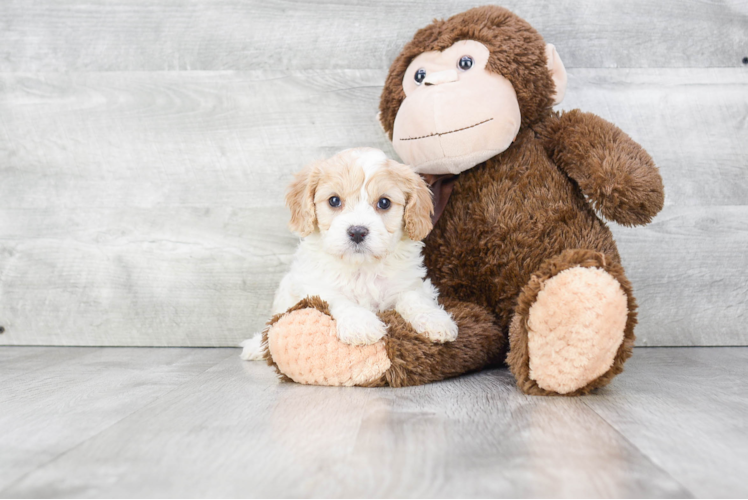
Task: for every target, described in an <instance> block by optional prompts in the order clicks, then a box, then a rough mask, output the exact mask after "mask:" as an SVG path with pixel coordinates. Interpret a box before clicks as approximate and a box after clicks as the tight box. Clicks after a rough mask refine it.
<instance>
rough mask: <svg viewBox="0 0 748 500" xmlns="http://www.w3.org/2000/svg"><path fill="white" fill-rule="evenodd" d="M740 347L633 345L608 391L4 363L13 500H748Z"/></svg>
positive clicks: (145, 357) (156, 359)
mask: <svg viewBox="0 0 748 500" xmlns="http://www.w3.org/2000/svg"><path fill="white" fill-rule="evenodd" d="M747 379H748V348H746V347H735V348H696V347H691V348H638V349H637V350H636V352H635V355H634V357H633V359H632V360H631V361H630V362H629V364H628V365H627V370H626V372H625V373H624V374H623V375H622V376H620V377H619V378H618V379H616V380H615V382H614V383H613V384H612V385H611V386H609V387H608V388H606V389H604V390H602V391H600V392H599V393H598V394H596V395H593V396H589V397H583V398H575V399H567V398H540V397H528V396H524V395H522V394H520V393H519V392H518V391H517V389H516V388H515V387H514V384H513V381H512V378H511V375H510V374H509V373H508V372H507V371H506V370H494V371H487V372H483V373H478V374H474V375H470V376H465V377H462V378H459V379H455V380H451V381H447V382H443V383H438V384H432V385H428V386H423V387H414V388H407V389H361V388H352V389H346V388H325V387H307V386H301V385H295V384H283V383H279V382H278V381H277V380H276V378H275V376H274V374H273V372H272V371H271V369H270V368H269V367H267V366H265V365H263V364H260V363H246V362H242V361H240V359H239V356H238V350H237V349H197V348H72V347H68V348H65V347H54V348H48V347H2V348H0V429H1V430H2V432H0V496H3V497H50V496H51V497H130V496H135V497H202V496H214V497H258V496H270V497H277V496H283V497H306V496H315V497H320V496H321V497H349V496H352V497H358V496H384V497H453V496H466V497H474V496H486V497H502V496H519V497H538V496H540V497H544V496H552V497H556V496H559V497H577V496H579V497H590V496H601V497H689V496H696V497H712V496H716V497H741V496H742V497H745V496H746V495H748V480H746V472H748V384H747V383H746V380H747Z"/></svg>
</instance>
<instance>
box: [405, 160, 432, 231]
mask: <svg viewBox="0 0 748 500" xmlns="http://www.w3.org/2000/svg"><path fill="white" fill-rule="evenodd" d="M406 169H407V172H408V175H409V177H410V179H409V184H410V192H409V193H408V199H407V201H406V202H405V214H404V215H403V219H404V220H405V232H406V233H408V237H409V238H410V239H411V240H413V241H421V240H422V239H424V238H425V237H426V236H428V235H429V233H430V232H431V229H433V227H434V224H433V223H432V222H431V214H433V213H434V201H433V199H432V197H431V190H430V189H429V186H428V185H427V184H426V181H424V180H423V179H422V178H421V176H420V175H418V174H416V173H415V172H413V171H412V170H411V169H410V168H409V167H406Z"/></svg>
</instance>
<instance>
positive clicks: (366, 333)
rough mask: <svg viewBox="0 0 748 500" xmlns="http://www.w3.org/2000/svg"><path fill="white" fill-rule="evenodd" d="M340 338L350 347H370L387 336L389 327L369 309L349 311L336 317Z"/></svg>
mask: <svg viewBox="0 0 748 500" xmlns="http://www.w3.org/2000/svg"><path fill="white" fill-rule="evenodd" d="M335 321H336V323H337V326H338V338H339V339H340V341H341V342H344V343H346V344H350V345H368V344H373V343H375V342H377V341H379V340H380V339H381V338H382V337H384V336H385V335H386V334H387V326H386V325H385V324H384V323H382V321H381V320H380V319H379V317H377V315H376V314H374V313H373V312H371V311H369V310H368V309H363V308H355V309H348V310H346V311H345V312H344V313H342V314H339V315H338V316H337V317H335Z"/></svg>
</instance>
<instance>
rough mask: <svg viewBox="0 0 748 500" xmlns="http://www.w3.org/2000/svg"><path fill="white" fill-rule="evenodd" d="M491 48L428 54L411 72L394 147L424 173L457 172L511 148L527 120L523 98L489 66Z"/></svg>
mask: <svg viewBox="0 0 748 500" xmlns="http://www.w3.org/2000/svg"><path fill="white" fill-rule="evenodd" d="M488 59H489V50H488V48H487V47H486V46H485V45H483V44H482V43H480V42H476V41H474V40H462V41H459V42H456V43H455V44H454V45H452V46H451V47H449V48H447V49H446V50H444V51H441V52H438V51H430V52H423V53H422V54H420V55H418V56H417V57H416V58H415V59H413V61H412V62H411V64H410V65H409V66H408V69H407V70H406V72H405V76H404V78H403V90H404V92H405V96H406V97H405V99H404V100H403V102H402V105H401V106H400V109H399V111H398V113H397V117H396V118H395V124H394V128H393V131H392V143H393V146H394V148H395V151H397V154H398V155H400V158H402V160H403V161H404V162H405V163H407V164H409V165H411V166H412V167H413V168H414V169H415V170H416V172H418V173H423V174H447V173H452V174H457V173H460V172H462V171H464V170H467V169H469V168H471V167H474V166H475V165H477V164H479V163H481V162H483V161H485V160H487V159H489V158H491V157H493V156H495V155H497V154H499V153H501V152H503V151H504V150H506V149H507V148H508V147H509V146H510V145H511V143H512V141H514V139H515V138H516V137H517V133H518V132H519V128H520V124H521V121H522V117H521V116H520V108H519V103H518V102H517V94H516V93H515V92H514V88H513V87H512V84H511V83H510V82H509V80H507V79H506V78H504V77H503V76H501V75H499V74H497V73H493V72H491V71H489V70H488V69H487V68H486V65H487V64H488Z"/></svg>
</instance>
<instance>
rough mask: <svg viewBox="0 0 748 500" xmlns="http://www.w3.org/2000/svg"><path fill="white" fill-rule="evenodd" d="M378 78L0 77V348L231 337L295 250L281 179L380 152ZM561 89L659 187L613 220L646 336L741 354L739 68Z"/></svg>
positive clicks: (643, 75) (743, 146)
mask: <svg viewBox="0 0 748 500" xmlns="http://www.w3.org/2000/svg"><path fill="white" fill-rule="evenodd" d="M383 78H384V72H382V71H374V70H329V71H296V72H276V71H254V72H238V73H237V72H219V73H215V72H188V73H176V72H164V73H84V74H42V75H28V74H24V75H19V74H5V75H0V117H2V118H1V119H0V124H1V125H2V127H1V128H0V175H2V178H3V182H2V183H0V325H3V326H4V327H5V328H6V333H5V334H3V335H1V336H0V344H9V345H22V344H35V345H48V344H60V345H187V346H199V345H208V346H221V345H223V346H232V345H236V343H237V342H239V341H240V340H242V339H244V338H246V337H247V336H248V335H249V334H251V333H252V332H254V331H256V330H257V329H259V328H260V327H261V326H262V324H263V323H264V321H265V320H266V318H267V315H268V314H269V308H270V303H271V300H272V295H273V292H274V289H275V286H276V284H277V283H278V281H279V280H280V278H281V276H282V274H283V273H284V272H285V270H286V269H287V266H288V264H289V261H290V256H291V253H292V252H293V249H294V246H295V243H296V241H297V240H296V238H295V237H294V236H293V235H292V234H290V233H289V232H288V231H287V230H286V228H285V221H286V217H287V216H286V213H285V210H284V209H282V208H281V205H282V196H283V190H284V188H285V186H286V184H287V182H288V180H289V179H290V176H291V174H292V173H293V172H294V171H296V170H298V169H299V168H300V167H301V165H303V164H304V163H305V162H307V161H310V160H313V159H317V158H322V157H326V156H329V155H331V154H333V153H334V152H336V151H339V150H341V149H345V148H347V147H354V146H365V145H368V146H375V147H380V148H383V149H385V150H386V151H388V152H389V153H390V154H393V155H394V153H393V152H392V149H391V147H390V145H389V144H388V142H387V140H386V137H385V136H384V134H383V133H382V132H381V130H380V129H379V126H378V124H377V123H376V120H375V119H374V115H375V113H376V108H377V104H378V96H379V93H380V91H381V84H382V81H383ZM567 95H568V98H567V101H566V102H565V103H564V104H563V107H564V108H566V109H569V108H572V107H579V108H581V109H584V110H586V111H591V112H595V113H598V114H600V115H601V116H603V117H604V118H607V119H609V120H611V121H613V122H615V123H616V124H618V125H619V126H621V128H623V129H624V130H625V131H627V132H628V133H629V134H630V135H631V136H632V137H633V138H634V139H635V140H637V141H639V142H641V143H642V144H643V145H644V146H645V147H646V148H647V149H648V150H649V151H650V152H651V153H652V156H653V157H654V158H655V160H656V161H657V163H658V165H659V166H660V169H661V171H662V174H663V177H664V178H665V185H666V191H667V200H666V204H667V206H666V209H665V211H664V212H663V214H661V215H660V217H659V218H658V219H656V222H655V224H653V225H652V226H649V227H647V228H638V229H632V230H629V229H624V228H619V227H614V231H615V234H616V237H617V239H618V242H619V245H620V248H621V252H622V255H623V258H624V263H625V265H626V267H627V270H628V274H629V276H630V277H631V278H632V280H633V282H634V287H635V290H636V294H637V297H638V299H639V303H640V307H641V309H640V310H641V325H640V327H639V328H638V330H637V333H638V335H639V338H640V344H646V345H736V344H738V345H745V344H746V343H748V338H747V337H746V332H745V330H744V329H743V328H742V325H743V324H744V321H745V318H746V308H747V307H748V306H747V305H746V301H745V300H744V297H745V296H746V290H747V289H748V261H747V260H746V252H745V250H744V249H745V248H746V244H747V243H748V241H747V240H748V233H746V226H745V221H746V220H748V214H746V210H747V209H746V201H748V168H746V158H747V157H748V141H745V140H741V138H743V137H746V136H748V120H746V119H745V117H746V116H748V73H746V72H745V71H743V70H740V69H705V70H683V69H670V70H642V69H639V70H620V69H619V70H610V69H596V70H594V69H578V70H573V71H572V72H571V78H570V88H569V92H568V94H567ZM632 103H636V104H635V105H632Z"/></svg>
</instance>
